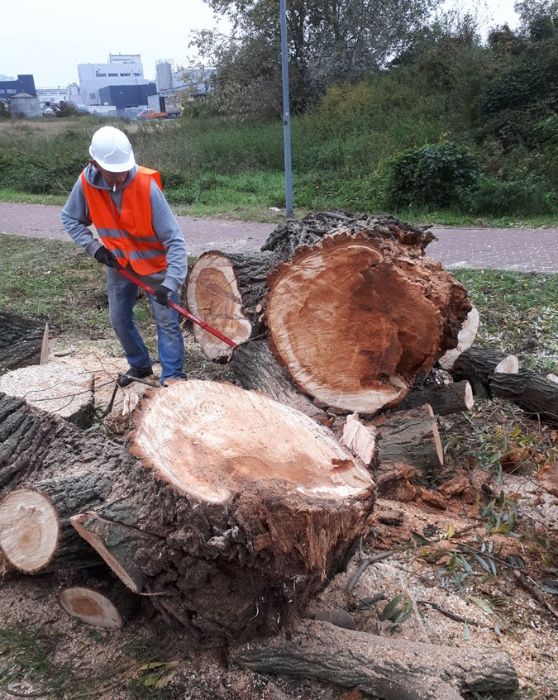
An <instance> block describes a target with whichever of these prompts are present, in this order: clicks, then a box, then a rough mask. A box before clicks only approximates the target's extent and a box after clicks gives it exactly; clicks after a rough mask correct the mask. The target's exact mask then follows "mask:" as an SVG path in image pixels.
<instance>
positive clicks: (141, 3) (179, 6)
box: [0, 0, 516, 87]
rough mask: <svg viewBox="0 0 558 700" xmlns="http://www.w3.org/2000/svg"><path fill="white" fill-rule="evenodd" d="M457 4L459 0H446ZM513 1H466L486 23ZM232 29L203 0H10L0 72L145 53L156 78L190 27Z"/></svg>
mask: <svg viewBox="0 0 558 700" xmlns="http://www.w3.org/2000/svg"><path fill="white" fill-rule="evenodd" d="M448 1H449V2H450V3H451V4H455V2H456V0H448ZM514 1H515V0H462V1H460V2H459V5H460V7H462V8H463V9H470V8H471V7H473V6H474V5H479V4H480V10H479V12H478V16H479V19H480V21H481V24H484V26H485V27H487V26H489V25H494V24H502V23H504V22H509V23H510V24H511V25H512V26H513V25H514V24H515V23H516V17H515V13H514V11H513V5H514ZM215 27H217V28H220V29H223V27H225V28H226V25H224V24H223V22H222V20H220V19H219V18H215V17H214V15H213V13H212V11H211V10H210V9H209V8H208V6H207V5H206V4H205V3H204V2H203V0H149V1H148V0H128V1H127V2H118V0H95V2H93V3H91V4H90V5H83V4H81V3H76V2H75V0H72V1H70V0H50V1H47V0H5V1H4V2H2V7H1V9H0V75H1V74H3V75H7V76H13V77H15V76H16V75H17V74H18V73H32V74H33V75H34V76H35V85H36V86H37V87H58V86H62V87H65V86H66V85H67V84H68V83H70V82H77V79H78V75H77V64H78V63H104V62H106V61H107V60H108V54H109V53H139V54H141V58H142V63H143V70H144V75H145V77H146V78H149V79H152V78H154V77H155V62H156V61H157V60H159V59H169V58H170V59H174V60H175V62H176V63H177V64H178V65H187V64H188V59H189V57H190V56H193V54H192V52H191V49H189V48H188V43H189V33H190V32H191V31H195V30H199V29H210V28H215Z"/></svg>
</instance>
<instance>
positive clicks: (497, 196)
mask: <svg viewBox="0 0 558 700" xmlns="http://www.w3.org/2000/svg"><path fill="white" fill-rule="evenodd" d="M466 199H468V205H467V204H465V200H466ZM463 208H464V209H467V210H468V212H469V213H471V214H475V215H483V216H507V215H510V214H511V215H523V216H545V215H548V214H555V213H556V212H557V211H558V195H557V194H556V193H555V192H554V191H552V188H551V187H550V186H549V184H548V183H547V182H545V181H544V180H543V179H542V178H539V177H536V176H531V177H527V178H522V179H521V180H499V179H497V178H495V177H482V178H480V180H479V181H478V183H477V187H476V188H475V189H474V191H472V192H469V193H468V194H467V196H464V197H463Z"/></svg>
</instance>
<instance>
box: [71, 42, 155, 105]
mask: <svg viewBox="0 0 558 700" xmlns="http://www.w3.org/2000/svg"><path fill="white" fill-rule="evenodd" d="M78 76H79V88H80V98H81V101H82V103H83V104H84V105H103V104H104V102H103V100H102V98H101V95H100V90H101V89H102V88H105V87H109V86H125V85H136V86H140V85H149V81H148V80H145V78H144V77H143V66H142V63H141V56H140V54H113V53H111V54H109V61H108V63H80V64H79V65H78ZM142 104H146V102H143V103H142Z"/></svg>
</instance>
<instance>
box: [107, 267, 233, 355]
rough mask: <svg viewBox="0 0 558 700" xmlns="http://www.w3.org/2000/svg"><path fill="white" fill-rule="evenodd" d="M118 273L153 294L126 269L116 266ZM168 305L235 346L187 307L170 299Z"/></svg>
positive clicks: (152, 290)
mask: <svg viewBox="0 0 558 700" xmlns="http://www.w3.org/2000/svg"><path fill="white" fill-rule="evenodd" d="M115 269H116V268H115ZM116 271H117V272H118V274H119V275H122V277H125V278H126V279H127V280H129V281H130V282H133V283H134V284H135V285H137V286H138V287H140V288H141V289H143V290H144V291H145V292H147V293H148V294H151V296H155V290H154V289H153V287H150V286H149V285H148V284H145V282H142V281H141V280H140V279H138V278H137V277H135V276H134V275H132V274H130V273H129V272H128V271H127V270H124V269H121V268H118V269H116ZM168 305H169V306H170V307H171V308H172V309H174V310H175V311H178V313H179V314H180V315H181V316H184V318H188V319H190V321H192V323H195V324H197V325H198V326H200V327H201V328H203V329H204V331H207V332H208V333H211V335H214V336H215V337H216V338H219V340H222V341H223V343H226V344H227V345H230V346H231V348H236V343H235V342H233V341H232V340H231V339H230V338H227V336H226V335H223V334H222V333H221V332H220V331H218V330H217V329H216V328H212V326H210V325H209V324H208V323H206V322H205V321H202V320H201V319H200V318H196V317H195V316H193V315H192V314H191V313H190V312H189V311H188V310H187V309H185V308H184V307H183V306H179V305H178V304H175V302H174V301H171V300H170V299H169V301H168Z"/></svg>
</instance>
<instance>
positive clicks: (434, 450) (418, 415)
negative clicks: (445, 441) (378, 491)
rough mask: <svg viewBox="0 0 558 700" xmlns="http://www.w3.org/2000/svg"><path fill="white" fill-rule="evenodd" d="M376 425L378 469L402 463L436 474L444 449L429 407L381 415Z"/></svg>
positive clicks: (427, 476) (385, 468) (440, 464)
mask: <svg viewBox="0 0 558 700" xmlns="http://www.w3.org/2000/svg"><path fill="white" fill-rule="evenodd" d="M375 424H376V428H377V430H378V450H379V460H380V469H381V470H388V469H391V468H393V467H394V466H395V465H397V466H401V465H404V466H408V467H412V468H414V469H417V470H418V471H419V472H420V473H421V474H422V475H423V476H424V477H426V478H432V477H433V476H435V475H436V474H439V472H440V469H441V467H442V465H443V463H444V450H443V447H442V441H441V438H440V433H439V431H438V426H437V423H436V417H435V415H434V412H433V411H432V407H431V406H429V405H428V404H426V405H424V406H420V407H419V408H414V409H411V410H409V411H401V412H399V413H392V414H390V415H387V416H382V417H381V418H378V419H377V420H376V421H375Z"/></svg>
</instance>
